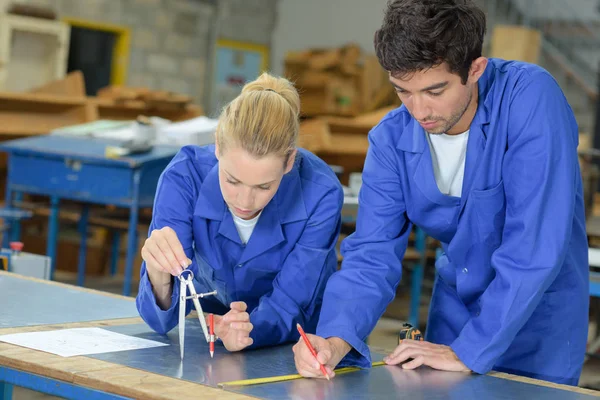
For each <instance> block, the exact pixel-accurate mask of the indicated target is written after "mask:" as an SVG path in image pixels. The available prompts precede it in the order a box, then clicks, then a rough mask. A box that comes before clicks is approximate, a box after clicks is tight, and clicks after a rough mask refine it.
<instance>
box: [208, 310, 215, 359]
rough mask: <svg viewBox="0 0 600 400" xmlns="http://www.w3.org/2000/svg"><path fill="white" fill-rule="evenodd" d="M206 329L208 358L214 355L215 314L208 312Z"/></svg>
mask: <svg viewBox="0 0 600 400" xmlns="http://www.w3.org/2000/svg"><path fill="white" fill-rule="evenodd" d="M208 329H209V332H210V343H209V346H210V358H213V356H214V355H215V316H214V315H213V314H208Z"/></svg>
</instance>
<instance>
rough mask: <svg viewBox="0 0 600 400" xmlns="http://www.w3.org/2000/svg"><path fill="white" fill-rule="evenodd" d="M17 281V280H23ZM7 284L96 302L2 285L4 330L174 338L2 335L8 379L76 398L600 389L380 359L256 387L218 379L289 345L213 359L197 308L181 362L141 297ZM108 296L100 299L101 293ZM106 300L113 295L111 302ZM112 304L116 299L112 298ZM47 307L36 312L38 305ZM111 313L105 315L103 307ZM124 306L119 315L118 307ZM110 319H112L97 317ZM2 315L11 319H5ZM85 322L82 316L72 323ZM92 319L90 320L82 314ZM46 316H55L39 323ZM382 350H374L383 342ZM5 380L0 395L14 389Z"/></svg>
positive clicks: (581, 395) (3, 280)
mask: <svg viewBox="0 0 600 400" xmlns="http://www.w3.org/2000/svg"><path fill="white" fill-rule="evenodd" d="M16 280H19V282H18V283H15V282H16ZM2 284H4V285H6V284H14V285H18V286H19V287H20V288H21V289H23V288H25V287H26V289H27V290H26V291H25V293H23V294H22V295H21V296H22V298H25V297H26V296H27V293H32V294H33V293H35V292H39V293H41V294H40V295H39V296H38V297H42V295H44V296H52V298H53V299H56V300H58V299H59V297H60V296H61V295H62V296H63V297H65V299H64V300H61V301H63V302H68V301H69V299H71V301H75V299H76V301H77V302H78V303H80V306H81V307H84V308H86V307H87V308H88V309H89V311H90V316H89V317H87V318H86V317H85V316H82V315H80V314H79V312H78V311H72V310H66V312H65V311H63V310H61V309H60V308H58V307H55V306H54V305H53V304H52V303H53V302H52V301H48V302H47V303H48V304H39V303H37V300H39V299H36V298H32V299H30V300H28V301H27V302H24V301H22V298H21V299H10V298H8V296H9V295H5V294H4V292H3V291H2V290H0V300H1V301H2V304H3V305H4V308H5V309H6V308H17V309H19V310H20V311H21V312H22V313H24V317H19V318H18V319H15V320H14V321H13V322H11V321H7V322H6V323H5V326H12V327H10V328H4V329H0V335H2V334H9V333H20V332H32V331H46V330H56V329H66V328H81V327H100V328H104V329H108V330H111V331H115V332H120V333H124V334H128V335H131V336H137V337H142V338H147V339H151V340H156V341H160V342H163V343H168V344H170V345H169V346H163V347H155V348H151V349H141V350H134V351H123V352H114V353H104V354H97V355H90V356H77V357H68V358H64V357H60V356H57V355H54V354H49V353H44V352H40V351H37V350H32V349H27V348H23V347H18V346H15V345H11V344H8V343H2V342H0V380H3V381H5V382H7V383H8V384H16V385H19V386H24V387H28V388H31V389H33V390H37V391H41V392H44V393H48V394H52V395H56V396H61V397H66V398H73V399H83V398H85V399H124V398H143V399H148V400H164V399H180V398H189V399H193V398H200V397H201V398H211V399H219V400H245V399H251V398H257V397H258V398H267V399H280V398H292V397H293V398H295V399H347V398H352V399H389V398H399V399H403V398H406V399H409V398H410V399H413V398H427V399H442V398H443V399H461V400H469V399H492V400H493V399H511V400H512V399H527V400H530V399H533V398H544V399H545V400H554V399H561V400H575V399H577V400H585V399H592V398H596V396H599V395H600V393H598V392H595V391H591V390H586V389H581V388H575V387H569V386H564V385H556V384H552V383H548V382H542V381H536V380H533V379H529V378H523V377H516V376H512V375H508V374H503V373H490V374H488V375H470V374H462V373H451V372H441V371H435V370H431V369H426V368H421V369H418V370H416V371H404V370H402V369H401V368H399V367H388V366H380V367H374V368H372V369H371V370H360V371H355V372H349V373H346V374H339V375H338V376H336V377H335V378H334V379H333V380H332V381H331V382H328V381H325V380H313V379H298V380H291V381H286V382H280V383H269V384H262V385H254V386H228V385H224V386H223V387H220V386H219V385H218V384H219V383H223V382H227V381H231V380H238V379H247V378H257V377H267V376H274V375H284V374H288V373H294V372H295V369H294V364H293V354H292V352H291V345H284V346H278V347H273V348H266V349H258V350H252V351H246V352H238V353H228V352H227V351H226V350H224V348H223V347H222V346H217V348H216V354H215V358H214V359H212V360H211V359H210V356H209V355H208V347H207V346H208V345H207V344H206V343H205V342H203V340H202V333H201V329H200V327H199V323H198V320H197V318H196V317H194V315H191V316H190V318H188V319H187V322H186V342H185V343H186V352H185V357H184V360H183V362H181V361H180V357H179V347H178V339H177V329H175V330H173V331H171V332H169V334H168V335H159V334H157V333H155V332H153V331H151V330H150V329H149V328H148V327H147V326H146V325H145V324H144V323H143V322H142V320H141V319H140V318H139V317H133V318H131V317H132V316H133V308H134V307H133V299H130V298H125V297H122V296H118V295H110V294H102V293H101V292H97V291H92V290H89V289H84V288H78V287H75V286H70V285H64V284H60V283H55V282H49V281H40V280H36V279H32V278H24V277H18V276H15V275H14V274H11V273H4V272H0V289H1V288H2V286H1V285H2ZM98 296H103V297H104V298H103V299H102V298H101V297H98ZM102 302H105V304H104V305H103V304H102ZM109 302H114V303H111V304H109ZM36 304H37V306H39V307H42V309H41V310H32V308H34V305H36ZM109 312H110V313H113V314H110V315H102V313H109ZM115 312H116V313H117V314H116V315H115V314H114V313H115ZM41 314H49V315H50V316H51V322H50V324H43V325H37V326H24V323H23V321H24V320H26V319H27V318H28V317H29V316H31V315H41ZM103 317H108V318H111V319H103V320H92V319H95V318H103ZM1 318H2V319H3V320H4V319H5V318H8V319H10V320H12V319H13V317H5V316H4V314H2V317H1ZM76 320H79V321H77V322H73V321H76ZM82 321H87V322H82ZM39 322H47V321H39ZM375 350H376V349H375ZM384 353H385V352H384V351H374V357H373V358H374V359H375V360H377V359H381V357H383V354H384ZM9 387H10V385H5V387H4V388H3V387H0V394H5V393H6V394H7V396H5V397H4V398H3V397H2V396H0V399H2V400H4V399H8V398H10V397H9V396H8V395H9V394H10V393H9V391H7V390H6V388H9Z"/></svg>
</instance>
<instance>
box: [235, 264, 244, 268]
mask: <svg viewBox="0 0 600 400" xmlns="http://www.w3.org/2000/svg"><path fill="white" fill-rule="evenodd" d="M242 265H244V264H238V265H236V267H238V268H242Z"/></svg>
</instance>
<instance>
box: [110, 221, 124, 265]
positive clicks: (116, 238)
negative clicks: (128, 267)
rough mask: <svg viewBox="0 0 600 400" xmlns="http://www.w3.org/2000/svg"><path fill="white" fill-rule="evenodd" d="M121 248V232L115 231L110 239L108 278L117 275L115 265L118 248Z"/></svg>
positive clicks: (117, 259) (117, 257) (117, 258)
mask: <svg viewBox="0 0 600 400" xmlns="http://www.w3.org/2000/svg"><path fill="white" fill-rule="evenodd" d="M120 246H121V231H119V230H118V229H115V230H114V231H113V237H112V250H111V255H110V276H115V275H116V273H117V263H118V262H119V247H120Z"/></svg>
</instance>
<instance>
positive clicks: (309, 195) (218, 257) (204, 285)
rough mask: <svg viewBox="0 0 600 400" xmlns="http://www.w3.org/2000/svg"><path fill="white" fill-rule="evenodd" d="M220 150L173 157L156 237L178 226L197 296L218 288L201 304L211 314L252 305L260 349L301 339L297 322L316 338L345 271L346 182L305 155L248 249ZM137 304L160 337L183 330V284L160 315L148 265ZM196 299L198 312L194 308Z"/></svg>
mask: <svg viewBox="0 0 600 400" xmlns="http://www.w3.org/2000/svg"><path fill="white" fill-rule="evenodd" d="M214 152H215V149H214V146H213V145H210V146H206V147H197V146H186V147H183V148H182V149H181V151H180V152H179V153H178V154H177V155H176V156H175V157H174V158H173V160H172V161H171V163H170V164H169V165H168V166H167V168H166V169H165V171H164V172H163V173H162V175H161V178H160V180H159V183H158V188H157V191H156V198H155V202H154V209H153V214H152V223H151V226H150V232H151V231H152V230H154V229H160V228H163V227H165V226H169V227H171V228H172V229H174V230H175V232H176V233H177V236H178V238H179V241H180V242H181V244H182V245H183V248H184V251H185V253H186V254H187V256H188V258H190V259H191V260H192V264H191V266H190V267H189V269H191V271H192V272H193V273H194V285H195V288H196V292H198V293H201V292H210V291H213V290H215V289H216V290H217V295H216V297H212V296H211V297H206V298H204V299H201V301H200V303H201V305H202V308H203V311H204V312H213V313H216V314H220V315H222V314H225V313H226V312H227V311H228V310H229V304H230V303H231V302H233V301H244V302H246V303H247V305H248V312H249V313H250V322H252V324H253V325H254V329H253V330H252V332H251V334H250V336H251V337H252V339H253V340H254V343H253V345H252V347H260V346H267V345H275V344H279V343H283V342H288V341H294V340H297V339H298V338H299V334H298V332H297V330H296V323H300V324H301V325H302V326H305V327H306V328H305V329H307V330H309V331H312V332H314V331H315V329H316V324H317V321H318V317H319V312H320V309H321V303H322V299H323V292H324V290H325V284H326V282H327V280H328V279H329V277H330V276H331V275H332V274H333V273H334V272H335V270H336V267H337V255H336V249H335V245H336V242H337V239H338V235H339V231H340V224H341V208H342V204H343V197H344V196H343V190H342V187H341V184H340V182H339V180H338V179H337V177H336V176H335V174H334V173H333V171H332V170H331V168H330V167H329V166H328V165H327V164H325V163H324V162H323V161H322V160H320V159H319V158H317V157H316V156H315V155H313V154H311V153H309V152H308V151H305V150H302V149H299V151H298V155H297V157H296V160H295V164H294V167H293V169H292V170H291V171H290V172H289V173H287V174H285V175H284V177H283V179H282V181H281V185H280V187H279V189H278V190H277V193H276V194H275V196H274V197H273V199H272V200H271V201H270V202H269V203H268V205H267V206H266V207H265V208H264V209H263V211H262V214H261V216H260V218H259V220H258V223H257V225H256V227H255V228H254V231H253V233H252V236H251V237H250V239H249V241H248V243H247V244H246V245H244V244H242V241H241V239H240V236H239V234H238V231H237V229H236V227H235V225H234V222H233V218H232V215H231V212H230V211H229V209H228V207H227V205H226V203H225V201H224V200H223V195H222V194H221V188H220V186H219V177H218V161H217V159H216V157H215V153H214ZM136 302H137V308H138V311H139V313H140V315H141V316H142V318H143V319H144V321H146V323H147V324H148V325H149V326H150V327H151V328H152V329H154V330H155V331H157V332H159V333H166V332H168V331H169V330H171V329H173V327H175V326H176V325H177V322H178V306H179V284H176V285H173V295H172V298H171V307H170V308H169V309H168V310H162V309H160V307H159V306H158V305H157V303H156V298H155V297H154V294H153V293H152V287H151V283H150V281H149V279H148V274H147V273H146V266H145V263H144V264H142V268H141V281H140V286H139V294H138V296H137V299H136ZM187 303H188V304H187V305H186V313H189V312H190V311H191V310H192V309H193V304H192V301H191V300H188V302H187Z"/></svg>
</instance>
